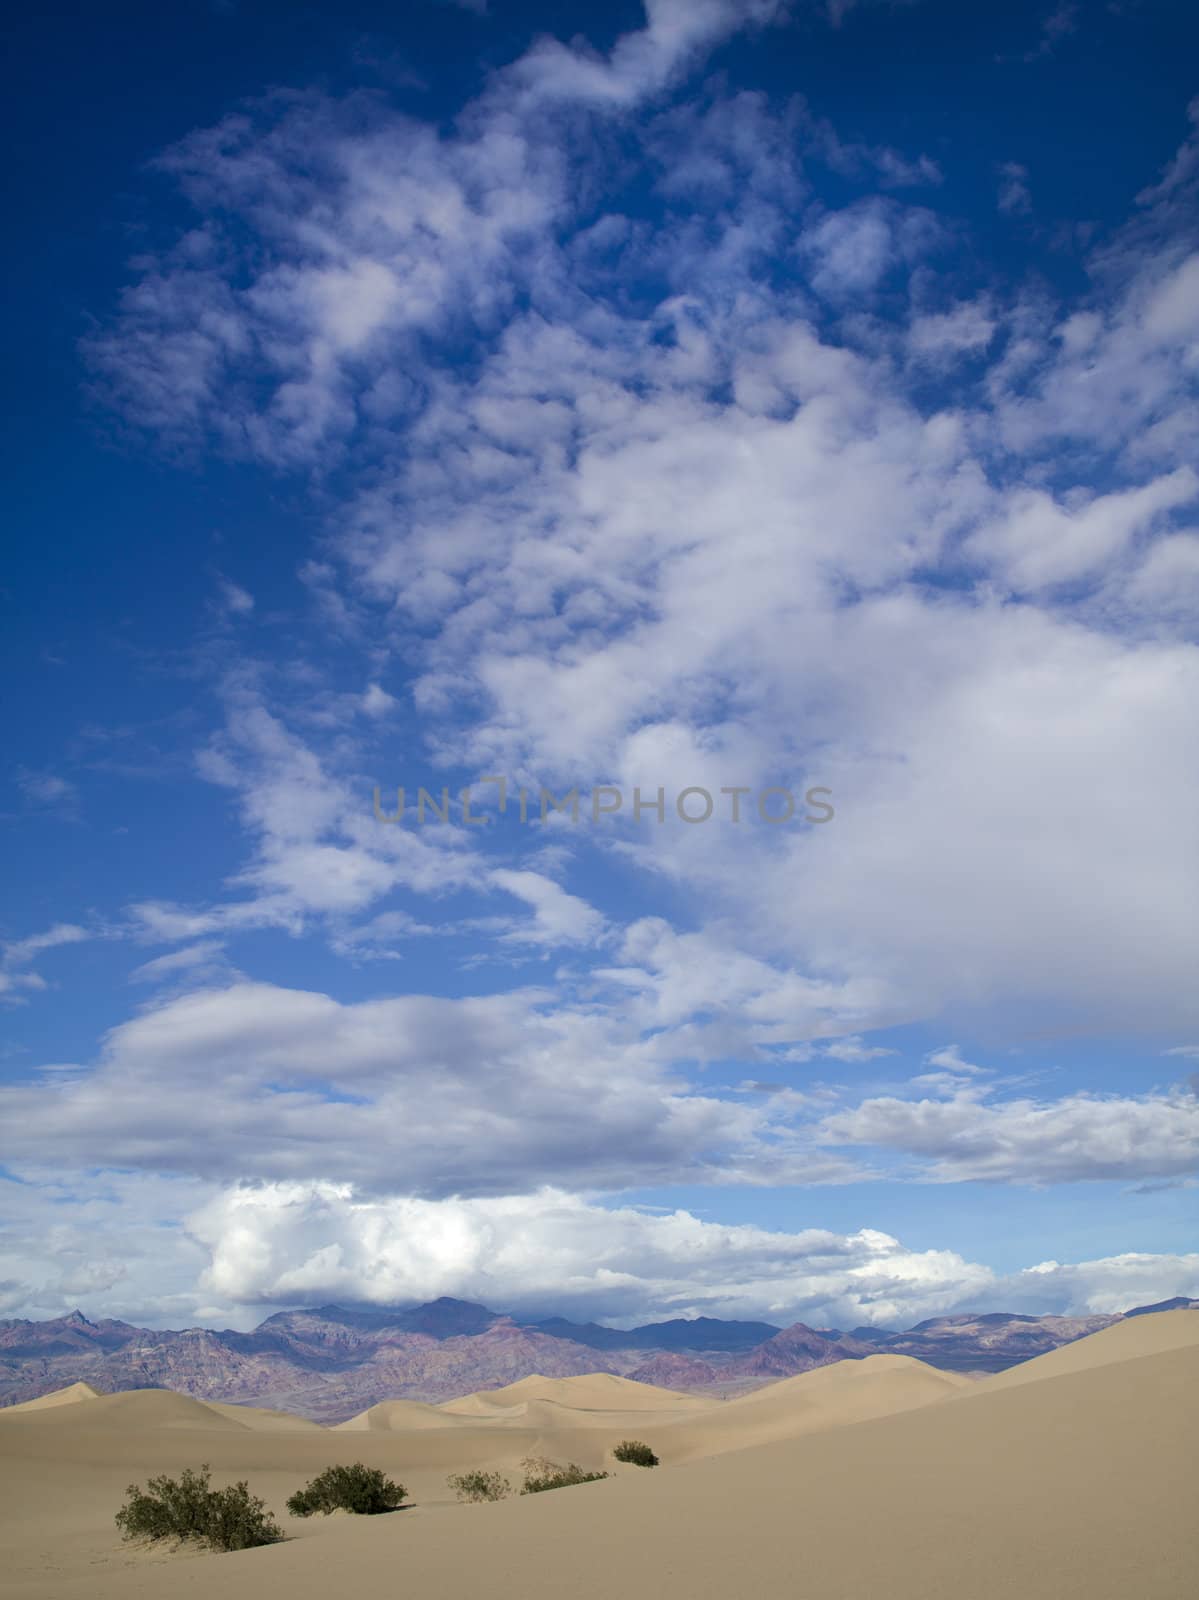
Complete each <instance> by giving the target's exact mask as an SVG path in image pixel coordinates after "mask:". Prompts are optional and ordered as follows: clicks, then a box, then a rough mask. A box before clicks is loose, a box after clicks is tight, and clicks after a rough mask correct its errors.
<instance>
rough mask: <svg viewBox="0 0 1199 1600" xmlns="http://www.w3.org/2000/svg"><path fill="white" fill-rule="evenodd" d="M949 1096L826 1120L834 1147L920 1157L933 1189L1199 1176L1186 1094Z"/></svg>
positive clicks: (1198, 1129)
mask: <svg viewBox="0 0 1199 1600" xmlns="http://www.w3.org/2000/svg"><path fill="white" fill-rule="evenodd" d="M984 1094H985V1091H983V1090H979V1089H974V1088H958V1089H957V1090H956V1092H953V1091H951V1093H950V1096H949V1098H946V1099H936V1100H928V1099H924V1100H900V1099H897V1098H892V1097H883V1098H878V1099H872V1100H865V1101H863V1102H862V1103H861V1104H860V1105H859V1106H856V1107H855V1108H854V1109H853V1110H851V1111H842V1112H836V1113H834V1114H833V1115H832V1116H830V1117H827V1118H826V1119H825V1121H824V1124H823V1128H822V1134H823V1137H824V1138H825V1139H826V1140H828V1141H829V1142H830V1143H832V1144H835V1145H841V1144H847V1145H854V1144H862V1145H869V1146H871V1147H873V1148H876V1149H877V1148H885V1149H890V1150H895V1151H900V1152H902V1153H903V1154H905V1155H911V1156H914V1157H916V1158H917V1159H918V1160H919V1161H920V1162H921V1164H922V1172H923V1174H924V1176H925V1177H926V1178H928V1179H931V1180H932V1181H934V1182H938V1181H940V1182H950V1183H960V1182H963V1181H968V1182H969V1181H987V1182H991V1183H1013V1182H1015V1183H1033V1184H1050V1183H1069V1182H1076V1181H1080V1180H1086V1179H1092V1180H1093V1179H1135V1178H1147V1177H1159V1176H1166V1177H1170V1176H1177V1177H1184V1176H1188V1175H1190V1174H1193V1173H1195V1172H1196V1171H1199V1101H1196V1100H1195V1099H1194V1097H1193V1096H1190V1095H1182V1094H1178V1095H1148V1096H1143V1097H1140V1098H1136V1099H1134V1098H1131V1097H1128V1096H1121V1095H1106V1096H1098V1095H1084V1094H1074V1095H1068V1096H1066V1097H1065V1098H1063V1099H1060V1100H1055V1101H1051V1102H1048V1103H1044V1102H1036V1101H1032V1100H1007V1101H1003V1102H1001V1103H998V1102H992V1103H987V1102H986V1101H985V1100H984V1099H983V1095H984Z"/></svg>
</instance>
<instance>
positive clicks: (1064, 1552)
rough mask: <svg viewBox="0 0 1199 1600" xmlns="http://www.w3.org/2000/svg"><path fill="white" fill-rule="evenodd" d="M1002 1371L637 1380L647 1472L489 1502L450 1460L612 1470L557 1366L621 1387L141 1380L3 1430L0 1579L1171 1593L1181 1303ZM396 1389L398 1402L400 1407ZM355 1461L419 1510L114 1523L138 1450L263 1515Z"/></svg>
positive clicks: (1185, 1492)
mask: <svg viewBox="0 0 1199 1600" xmlns="http://www.w3.org/2000/svg"><path fill="white" fill-rule="evenodd" d="M1186 1319H1193V1320H1186ZM1154 1324H1156V1325H1154ZM1113 1335H1115V1336H1116V1338H1113V1337H1112V1336H1113ZM1088 1347H1089V1348H1088ZM1062 1358H1068V1359H1067V1360H1065V1361H1063V1359H1062ZM1051 1363H1056V1366H1052V1365H1051ZM1021 1370H1022V1371H1023V1372H1024V1373H1025V1374H1026V1378H1025V1381H1023V1382H1020V1383H1016V1382H1013V1381H1011V1379H1012V1378H1013V1376H1014V1374H1002V1375H1000V1378H999V1379H994V1378H993V1379H988V1380H986V1381H985V1382H983V1383H979V1384H969V1383H967V1382H966V1381H965V1380H962V1379H958V1378H955V1377H954V1376H953V1375H951V1374H945V1373H938V1372H935V1371H934V1370H933V1369H931V1368H927V1367H925V1366H923V1365H922V1364H921V1363H920V1362H916V1361H910V1360H908V1359H907V1358H904V1357H895V1356H878V1357H870V1358H868V1359H867V1360H866V1361H861V1362H845V1363H840V1364H838V1366H836V1367H828V1368H823V1369H819V1370H818V1371H816V1372H812V1373H807V1374H804V1375H803V1376H802V1377H800V1378H795V1379H788V1380H786V1381H785V1382H783V1383H780V1384H775V1385H772V1386H770V1387H769V1388H766V1389H763V1390H759V1391H756V1392H755V1393H753V1394H750V1395H747V1396H744V1397H742V1398H741V1399H739V1400H734V1401H728V1402H723V1403H722V1402H707V1401H701V1402H698V1405H697V1406H693V1407H692V1408H691V1409H690V1410H687V1409H686V1408H683V1407H681V1406H679V1407H678V1408H677V1409H675V1410H674V1411H673V1413H672V1414H668V1413H667V1411H666V1410H665V1404H664V1402H660V1401H657V1400H656V1401H655V1405H656V1406H658V1407H660V1408H661V1409H657V1410H654V1409H650V1408H648V1407H647V1406H646V1404H645V1403H644V1402H645V1398H646V1397H645V1395H644V1394H643V1395H641V1397H640V1398H641V1401H642V1404H641V1405H640V1407H638V1406H636V1405H633V1406H628V1405H625V1406H623V1408H622V1410H619V1411H618V1410H615V1409H612V1410H609V1411H607V1412H606V1415H607V1416H609V1417H616V1416H622V1415H623V1416H638V1417H640V1419H641V1420H642V1422H643V1424H644V1426H643V1427H641V1428H640V1429H639V1430H638V1432H639V1435H640V1436H642V1437H645V1438H647V1439H648V1440H649V1441H650V1442H651V1443H652V1444H653V1445H654V1447H655V1448H656V1449H658V1450H659V1453H660V1454H662V1456H663V1459H664V1462H666V1463H667V1464H666V1465H664V1466H663V1467H662V1468H660V1469H659V1470H658V1471H656V1472H642V1471H638V1470H637V1469H635V1468H629V1469H625V1470H623V1471H621V1472H619V1473H618V1474H617V1475H616V1476H615V1477H613V1478H612V1479H609V1480H608V1481H607V1482H603V1483H596V1484H590V1485H585V1486H582V1487H579V1488H576V1489H569V1490H563V1491H560V1492H558V1493H555V1494H548V1495H537V1496H532V1497H530V1498H527V1499H521V1498H513V1499H511V1500H507V1501H504V1502H503V1503H501V1504H497V1505H483V1506H458V1505H455V1504H452V1503H450V1498H449V1495H448V1493H447V1491H446V1489H445V1485H444V1477H445V1473H446V1472H447V1471H451V1470H460V1469H461V1467H462V1466H465V1465H475V1464H478V1465H486V1466H489V1467H496V1468H498V1469H499V1470H503V1471H506V1472H509V1473H510V1475H511V1476H513V1477H514V1478H515V1477H517V1476H518V1474H517V1473H516V1472H515V1471H513V1470H511V1469H513V1468H514V1467H515V1464H516V1463H517V1462H518V1461H519V1459H520V1457H521V1456H522V1455H525V1454H530V1453H544V1454H550V1455H554V1456H556V1457H557V1458H558V1459H567V1458H574V1459H578V1460H580V1461H583V1462H584V1463H585V1464H593V1463H594V1464H598V1463H599V1462H600V1461H602V1460H604V1459H607V1460H608V1461H609V1463H610V1457H607V1458H605V1456H604V1452H605V1451H606V1450H608V1449H609V1448H610V1443H611V1439H612V1435H611V1433H610V1431H609V1430H607V1429H605V1428H604V1427H602V1426H598V1425H596V1423H595V1421H594V1417H595V1416H596V1415H599V1414H601V1410H602V1408H596V1407H595V1406H594V1405H591V1406H580V1405H577V1404H574V1405H572V1404H566V1403H564V1402H563V1400H562V1398H561V1389H560V1388H558V1385H561V1384H565V1385H569V1386H570V1387H569V1388H568V1389H567V1391H566V1392H567V1395H568V1396H569V1397H570V1398H571V1399H572V1400H576V1401H577V1400H579V1399H583V1400H588V1401H591V1402H594V1400H595V1399H596V1398H597V1397H598V1398H601V1399H607V1400H608V1401H609V1403H610V1404H611V1403H613V1402H615V1403H616V1404H620V1403H621V1400H622V1398H623V1396H624V1395H625V1394H626V1393H627V1390H626V1387H625V1386H624V1385H622V1384H621V1382H620V1380H617V1381H616V1384H615V1386H613V1385H612V1384H611V1383H605V1384H604V1385H602V1386H600V1388H599V1390H597V1389H596V1388H595V1386H594V1385H593V1381H592V1380H591V1379H587V1380H573V1379H568V1380H545V1379H541V1380H531V1381H530V1380H526V1382H525V1384H524V1385H523V1386H522V1385H509V1386H508V1389H507V1391H492V1395H493V1401H492V1402H491V1403H492V1404H493V1405H494V1397H498V1398H499V1402H500V1403H499V1406H498V1411H499V1413H500V1414H499V1415H498V1416H493V1417H492V1418H491V1419H488V1418H487V1417H480V1416H469V1415H467V1416H462V1415H460V1414H458V1413H456V1412H454V1411H452V1410H449V1409H448V1408H443V1407H429V1408H420V1410H421V1412H422V1413H424V1412H425V1411H426V1410H427V1411H433V1412H436V1413H437V1414H438V1415H440V1416H441V1417H442V1418H443V1423H442V1424H441V1425H436V1426H433V1425H427V1421H428V1419H427V1417H426V1418H425V1424H426V1425H423V1426H412V1427H404V1426H381V1427H380V1426H372V1425H371V1424H369V1423H364V1424H363V1425H362V1426H361V1427H360V1428H358V1429H353V1428H350V1429H346V1428H337V1429H320V1428H315V1427H313V1428H309V1429H301V1430H295V1431H290V1432H289V1431H287V1430H285V1429H282V1428H279V1429H275V1430H272V1429H270V1428H264V1427H255V1426H246V1425H245V1422H244V1419H242V1418H240V1417H239V1416H235V1417H232V1418H230V1417H228V1416H226V1415H224V1414H223V1412H229V1411H233V1412H235V1413H240V1412H241V1408H238V1407H224V1408H222V1410H221V1411H218V1410H217V1409H216V1408H214V1407H211V1406H204V1405H203V1403H202V1402H198V1401H191V1400H189V1399H187V1397H185V1396H167V1395H164V1394H163V1393H162V1392H158V1393H157V1394H155V1393H153V1392H143V1393H142V1394H141V1395H140V1396H139V1395H123V1396H111V1397H101V1398H99V1399H95V1400H89V1401H88V1402H87V1403H86V1404H79V1405H70V1404H59V1405H58V1406H55V1407H49V1408H44V1409H42V1410H41V1411H34V1412H26V1413H24V1415H22V1416H11V1417H10V1420H9V1422H8V1424H7V1425H6V1426H4V1427H0V1518H2V1519H3V1522H4V1528H3V1530H2V1536H3V1540H4V1544H5V1548H6V1556H7V1557H8V1570H7V1572H6V1586H7V1592H8V1594H9V1595H10V1596H11V1597H12V1600H85V1597H86V1600H116V1597H117V1596H121V1597H128V1600H150V1597H154V1600H202V1597H203V1600H208V1597H209V1596H212V1595H214V1594H216V1595H219V1596H220V1597H221V1600H251V1597H253V1600H257V1597H258V1595H260V1594H261V1592H262V1591H263V1589H264V1588H266V1589H267V1590H273V1589H274V1588H279V1589H280V1590H281V1591H283V1592H285V1593H287V1594H288V1597H289V1600H317V1597H318V1596H319V1597H320V1600H324V1596H325V1595H326V1594H327V1593H328V1591H329V1590H330V1589H333V1590H347V1589H348V1590H351V1591H352V1592H353V1593H354V1594H355V1595H356V1596H359V1597H361V1600H386V1597H388V1596H390V1595H392V1594H393V1593H394V1592H395V1586H396V1582H397V1574H402V1577H403V1586H404V1587H405V1588H406V1589H412V1590H414V1591H417V1592H424V1593H428V1594H435V1595H437V1596H438V1600H468V1597H469V1600H475V1597H476V1596H477V1595H478V1594H479V1593H480V1592H485V1593H488V1594H489V1595H491V1596H492V1597H493V1600H517V1597H520V1600H551V1597H552V1600H559V1597H560V1596H561V1595H563V1594H568V1595H570V1596H571V1597H572V1600H601V1597H604V1600H607V1597H609V1596H611V1595H612V1594H613V1593H619V1592H621V1591H622V1590H633V1589H637V1590H642V1591H647V1592H650V1593H652V1594H654V1596H655V1597H661V1600H739V1597H741V1596H745V1595H748V1596H751V1597H752V1600H783V1597H786V1600H850V1597H852V1600H858V1597H862V1596H866V1595H873V1594H886V1595H888V1596H891V1597H894V1600H932V1597H942V1600H1011V1597H1012V1596H1017V1595H1018V1596H1019V1597H1020V1600H1084V1597H1085V1600H1117V1597H1119V1600H1126V1597H1127V1596H1129V1595H1136V1596H1137V1597H1138V1600H1183V1597H1186V1600H1190V1597H1191V1596H1192V1595H1193V1594H1194V1592H1195V1589H1196V1579H1197V1577H1199V1539H1197V1535H1196V1531H1195V1522H1194V1516H1193V1498H1194V1483H1195V1481H1196V1474H1197V1472H1199V1452H1197V1447H1196V1439H1197V1437H1199V1429H1197V1428H1196V1423H1197V1422H1199V1317H1195V1316H1194V1313H1190V1312H1176V1313H1163V1314H1161V1315H1160V1316H1157V1317H1145V1318H1139V1319H1137V1321H1136V1324H1135V1325H1134V1324H1119V1325H1117V1326H1116V1327H1114V1328H1112V1329H1109V1330H1106V1331H1105V1332H1104V1333H1102V1334H1097V1335H1095V1336H1093V1338H1092V1339H1089V1340H1085V1341H1081V1342H1080V1343H1079V1344H1076V1345H1072V1346H1069V1347H1067V1348H1066V1349H1063V1350H1061V1351H1055V1352H1054V1353H1053V1354H1052V1355H1051V1356H1045V1357H1041V1358H1039V1359H1038V1360H1037V1361H1035V1362H1032V1363H1029V1364H1028V1366H1027V1367H1026V1368H1024V1369H1021ZM1028 1374H1032V1376H1027V1375H1028ZM1004 1378H1006V1379H1008V1381H1007V1382H1006V1383H1005V1382H1003V1381H1001V1380H1002V1379H1004ZM547 1386H548V1387H547ZM631 1387H632V1388H633V1389H634V1390H635V1391H636V1390H646V1389H648V1388H649V1386H647V1385H633V1386H631ZM514 1390H518V1391H520V1392H519V1393H517V1394H516V1395H515V1397H514V1396H513V1393H512V1391H514ZM668 1393H669V1392H668V1391H651V1394H656V1395H662V1394H667V1395H668ZM470 1398H474V1399H477V1398H478V1397H470ZM682 1398H684V1399H692V1400H693V1399H694V1397H682ZM677 1400H678V1397H676V1401H675V1403H676V1406H677ZM131 1402H136V1404H131ZM169 1402H174V1403H175V1404H169ZM505 1402H506V1404H505ZM391 1404H392V1405H393V1406H398V1407H400V1408H401V1409H400V1410H397V1411H395V1412H393V1413H392V1415H393V1419H395V1420H396V1421H397V1422H398V1421H399V1419H401V1418H402V1417H403V1415H404V1412H406V1411H407V1409H408V1407H409V1406H410V1405H411V1403H410V1402H392V1403H391ZM457 1404H459V1402H451V1405H457ZM520 1406H524V1407H525V1413H524V1419H525V1422H526V1423H527V1422H529V1421H530V1420H536V1421H538V1423H539V1424H540V1423H543V1422H544V1419H545V1418H547V1417H549V1418H553V1419H555V1421H554V1425H552V1426H551V1425H549V1424H548V1423H546V1424H545V1425H544V1426H539V1427H537V1428H531V1427H528V1426H522V1425H521V1424H520V1422H519V1420H518V1419H517V1418H515V1417H514V1416H511V1415H507V1416H505V1415H504V1414H503V1413H505V1412H508V1413H511V1412H513V1411H515V1410H516V1409H517V1408H519V1407H520ZM180 1408H182V1409H180ZM192 1408H198V1411H199V1415H198V1416H197V1412H196V1410H194V1409H192ZM872 1408H876V1409H874V1411H873V1412H872ZM905 1408H906V1409H905ZM375 1409H378V1408H372V1410H375ZM882 1409H887V1410H889V1412H890V1414H887V1415H880V1414H878V1413H879V1410H882ZM168 1415H169V1416H170V1417H174V1418H180V1417H187V1418H189V1419H190V1420H189V1421H187V1422H184V1423H176V1422H172V1421H166V1420H164V1418H165V1417H167V1416H168ZM580 1415H584V1416H587V1415H590V1417H591V1421H590V1422H589V1423H586V1424H580V1423H579V1422H578V1420H577V1419H578V1417H579V1416H580ZM71 1417H73V1418H74V1419H76V1420H75V1423H74V1425H64V1422H63V1420H62V1419H63V1418H71ZM200 1418H204V1419H205V1420H204V1421H203V1423H202V1425H201V1422H200ZM772 1430H775V1431H774V1432H773V1434H772ZM355 1459H361V1460H367V1461H369V1462H371V1463H372V1464H376V1465H380V1466H383V1467H385V1468H386V1470H388V1472H389V1473H390V1474H391V1475H392V1476H395V1477H398V1478H400V1479H401V1480H402V1481H403V1482H404V1483H405V1484H407V1485H408V1486H409V1488H410V1491H411V1494H412V1497H413V1499H414V1500H415V1502H416V1504H415V1505H414V1506H413V1507H412V1509H410V1510H407V1511H405V1512H402V1513H400V1514H398V1515H396V1516H392V1517H381V1518H362V1519H358V1518H333V1519H328V1520H326V1519H322V1518H317V1519H313V1521H312V1522H289V1521H288V1520H287V1519H286V1518H284V1522H285V1525H286V1527H287V1531H288V1533H289V1535H290V1536H292V1537H289V1540H288V1542H286V1543H284V1544H282V1545H279V1546H275V1547H272V1548H269V1549H266V1550H255V1551H247V1552H244V1553H242V1554H240V1555H221V1556H217V1555H203V1556H186V1557H183V1558H180V1557H177V1556H171V1555H167V1554H162V1553H154V1554H150V1555H146V1554H142V1553H139V1552H137V1551H135V1550H132V1549H130V1548H128V1547H124V1546H122V1545H121V1544H120V1543H119V1541H118V1540H117V1539H116V1537H115V1530H114V1528H113V1526H112V1514H113V1511H114V1510H115V1509H116V1507H117V1505H119V1503H120V1500H121V1498H122V1492H123V1488H124V1485H125V1483H127V1482H128V1481H129V1479H130V1476H131V1475H132V1474H131V1472H130V1466H131V1463H137V1464H138V1467H139V1470H140V1469H141V1468H143V1467H144V1468H147V1469H152V1470H155V1471H162V1470H174V1469H177V1468H178V1467H179V1466H181V1465H187V1464H196V1463H198V1462H199V1461H201V1460H209V1461H211V1462H212V1464H213V1473H214V1478H215V1479H216V1481H218V1482H220V1481H228V1480H229V1479H231V1478H233V1477H240V1476H248V1477H249V1478H250V1480H251V1484H252V1486H253V1488H254V1489H255V1490H256V1491H257V1492H259V1493H262V1494H264V1495H265V1496H266V1498H267V1500H268V1503H269V1504H271V1505H272V1508H273V1509H275V1510H276V1511H277V1512H282V1508H283V1501H284V1500H285V1499H286V1497H287V1495H288V1494H289V1493H291V1492H292V1491H293V1490H294V1489H295V1488H296V1487H298V1486H299V1484H301V1483H302V1482H303V1481H305V1479H306V1478H307V1477H309V1476H311V1475H312V1474H313V1473H314V1472H315V1471H317V1470H319V1469H320V1468H321V1467H323V1466H325V1465H327V1464H328V1463H329V1462H330V1461H333V1460H343V1461H349V1460H355ZM672 1462H674V1463H681V1464H670V1463H672Z"/></svg>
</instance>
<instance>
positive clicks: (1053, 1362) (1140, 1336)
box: [979, 1311, 1199, 1389]
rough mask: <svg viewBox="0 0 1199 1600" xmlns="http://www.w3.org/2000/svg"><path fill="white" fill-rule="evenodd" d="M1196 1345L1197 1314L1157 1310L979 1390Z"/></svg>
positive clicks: (988, 1381) (1010, 1371)
mask: <svg viewBox="0 0 1199 1600" xmlns="http://www.w3.org/2000/svg"><path fill="white" fill-rule="evenodd" d="M1196 1345H1199V1311H1158V1312H1155V1313H1154V1314H1153V1315H1151V1316H1146V1317H1131V1318H1130V1319H1129V1320H1128V1321H1127V1322H1115V1323H1113V1324H1112V1326H1111V1327H1110V1328H1103V1329H1102V1330H1101V1331H1100V1332H1099V1333H1093V1334H1091V1335H1090V1336H1089V1337H1088V1338H1086V1339H1078V1340H1076V1341H1075V1342H1074V1343H1073V1344H1064V1345H1061V1346H1060V1347H1059V1348H1058V1349H1057V1350H1050V1351H1048V1352H1047V1353H1046V1354H1045V1355H1043V1356H1037V1357H1035V1358H1034V1359H1033V1360H1032V1361H1025V1362H1022V1363H1021V1365H1020V1366H1018V1367H1009V1368H1008V1369H1007V1371H1006V1372H997V1373H995V1374H994V1376H993V1377H990V1378H985V1379H983V1381H982V1382H981V1383H980V1385H979V1387H980V1388H983V1389H1012V1388H1017V1387H1018V1386H1019V1385H1021V1384H1025V1383H1037V1382H1039V1381H1040V1380H1041V1379H1042V1378H1057V1377H1061V1376H1063V1375H1064V1374H1066V1373H1070V1372H1090V1371H1092V1370H1093V1369H1094V1368H1096V1367H1105V1366H1109V1365H1110V1364H1111V1363H1112V1362H1114V1361H1132V1360H1136V1359H1137V1358H1139V1357H1141V1356H1152V1355H1160V1354H1162V1353H1163V1352H1164V1351H1167V1350H1181V1349H1186V1348H1187V1347H1188V1346H1196Z"/></svg>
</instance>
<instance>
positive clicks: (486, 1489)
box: [445, 1472, 512, 1500]
mask: <svg viewBox="0 0 1199 1600" xmlns="http://www.w3.org/2000/svg"><path fill="white" fill-rule="evenodd" d="M445 1481H446V1483H447V1484H448V1485H449V1486H450V1488H451V1489H453V1490H454V1492H455V1493H456V1494H457V1496H458V1498H459V1500H506V1499H507V1497H508V1496H509V1495H510V1494H511V1493H512V1485H511V1484H510V1483H509V1482H508V1480H507V1478H505V1477H503V1476H501V1474H500V1473H498V1472H457V1473H453V1474H451V1476H450V1477H448V1478H447V1479H446V1480H445Z"/></svg>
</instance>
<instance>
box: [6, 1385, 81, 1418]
mask: <svg viewBox="0 0 1199 1600" xmlns="http://www.w3.org/2000/svg"><path fill="white" fill-rule="evenodd" d="M99 1398H100V1391H99V1389H93V1388H92V1386H91V1384H90V1383H72V1384H68V1386H67V1387H66V1388H65V1389H55V1390H54V1391H53V1393H51V1394H42V1395H39V1396H38V1397H37V1399H36V1400H22V1401H21V1403H20V1405H16V1406H4V1407H2V1408H0V1417H6V1416H11V1415H12V1413H13V1412H14V1411H47V1410H49V1409H50V1407H52V1406H71V1405H77V1404H78V1403H79V1401H81V1400H98V1399H99Z"/></svg>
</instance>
